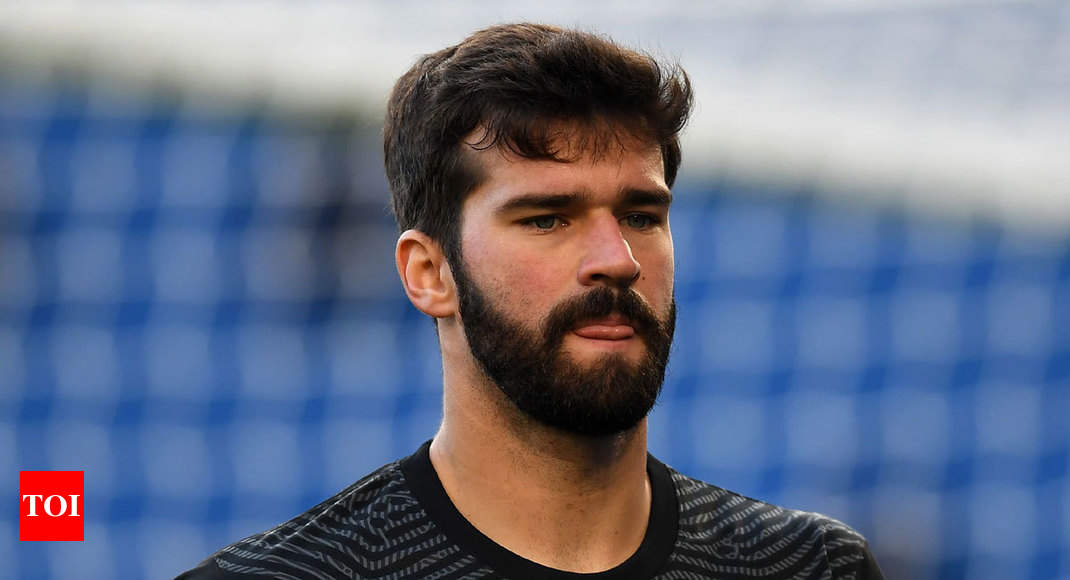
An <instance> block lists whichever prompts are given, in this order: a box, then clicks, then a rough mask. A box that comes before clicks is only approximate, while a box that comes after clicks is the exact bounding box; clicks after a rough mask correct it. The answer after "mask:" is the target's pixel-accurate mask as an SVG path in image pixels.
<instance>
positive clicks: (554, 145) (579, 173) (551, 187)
mask: <svg viewBox="0 0 1070 580" xmlns="http://www.w3.org/2000/svg"><path fill="white" fill-rule="evenodd" d="M557 135H558V136H557V137H556V138H555V139H554V140H553V141H551V142H549V143H548V145H549V147H550V151H552V152H553V153H554V154H555V157H556V159H555V158H530V157H524V156H522V155H520V154H519V153H517V152H516V151H514V150H513V149H514V148H510V147H509V146H507V145H502V144H496V145H494V146H491V147H486V148H481V147H480V146H479V145H478V144H476V143H478V142H477V141H474V140H467V141H466V146H465V149H466V152H465V157H466V161H467V162H468V163H471V164H472V169H473V170H474V171H473V172H474V173H475V174H476V175H477V176H478V179H477V183H478V184H477V185H476V186H475V187H474V188H473V189H472V191H471V192H470V193H469V195H468V197H467V199H466V200H465V205H466V206H468V205H469V202H472V201H475V200H479V199H481V198H486V197H488V196H489V197H493V198H499V199H500V198H503V197H505V198H508V197H510V196H513V195H522V194H528V193H570V194H574V193H583V194H585V195H592V194H602V195H604V194H610V193H621V192H624V191H628V190H649V191H664V192H665V193H666V194H667V193H668V186H667V185H666V184H665V168H664V163H663V159H662V154H661V147H660V146H659V144H658V143H656V142H654V141H651V140H645V139H640V138H637V137H635V136H632V135H630V134H627V133H625V132H623V131H620V132H616V133H613V134H606V133H602V134H599V135H592V134H590V133H586V132H578V131H563V132H560V133H558V134H557ZM484 201H486V200H485V199H484Z"/></svg>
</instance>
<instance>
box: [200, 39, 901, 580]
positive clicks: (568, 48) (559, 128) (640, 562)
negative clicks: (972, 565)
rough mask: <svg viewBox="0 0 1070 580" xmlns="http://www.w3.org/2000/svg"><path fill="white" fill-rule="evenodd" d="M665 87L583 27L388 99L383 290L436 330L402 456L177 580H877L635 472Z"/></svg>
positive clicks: (854, 538)
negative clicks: (392, 237)
mask: <svg viewBox="0 0 1070 580" xmlns="http://www.w3.org/2000/svg"><path fill="white" fill-rule="evenodd" d="M690 106H691V91H690V85H689V83H688V80H687V77H686V75H685V74H684V73H683V71H681V70H679V69H678V68H666V67H663V66H660V65H659V64H658V63H657V62H656V61H654V60H653V59H651V58H649V57H648V56H645V55H642V54H639V53H636V52H634V51H631V50H628V49H625V48H622V47H620V46H617V45H615V44H613V43H612V42H610V41H608V40H606V39H603V38H600V37H597V36H594V35H591V34H587V33H582V32H576V31H569V30H561V29H557V28H553V27H548V26H539V25H528V24H520V25H508V26H497V27H493V28H489V29H486V30H482V31H480V32H477V33H475V34H473V35H472V36H470V37H469V38H467V39H465V40H464V41H463V42H462V43H460V44H459V45H457V46H453V47H450V48H447V49H445V50H442V51H440V52H437V53H434V54H431V55H428V56H425V57H424V58H423V59H422V60H420V61H419V62H418V63H417V64H416V65H415V66H414V67H413V68H412V69H411V70H410V71H409V72H408V73H406V74H405V75H404V76H403V77H402V78H401V79H400V80H399V81H398V83H397V85H396V86H395V87H394V91H393V93H392V96H391V98H390V102H389V106H388V117H387V121H386V128H385V152H386V169H387V175H388V177H389V180H390V188H391V194H392V200H393V207H394V212H395V215H396V217H397V219H398V223H399V225H400V228H401V229H402V230H403V232H402V233H401V236H400V238H399V240H398V243H397V248H396V260H397V266H398V273H399V274H400V277H401V281H402V284H403V286H404V288H405V291H406V293H407V294H408V297H409V300H410V301H411V302H412V304H413V305H414V306H415V307H416V308H418V309H419V310H420V311H422V312H424V313H426V314H428V315H429V316H431V317H432V318H433V320H434V321H435V324H436V327H437V332H438V337H439V342H440V345H441V350H442V363H443V420H442V424H441V426H440V428H439V431H438V433H437V434H436V435H435V437H434V439H433V440H432V441H431V442H429V443H428V444H425V445H424V446H423V447H421V448H420V449H419V450H418V451H417V452H416V453H415V454H414V455H412V456H410V457H408V458H405V459H402V460H400V461H399V462H395V463H391V464H389V465H386V466H384V467H382V468H380V469H379V470H377V471H375V472H373V473H372V474H370V475H368V476H367V477H365V478H364V479H362V480H360V481H358V482H357V483H355V484H353V485H352V486H350V487H349V488H347V489H345V490H343V491H342V492H340V493H339V494H338V495H336V496H334V497H333V498H330V499H329V500H327V501H325V502H323V503H321V504H320V505H318V506H316V507H314V508H312V509H311V510H309V511H308V512H306V513H305V514H302V515H301V516H298V517H296V518H294V519H293V520H291V521H289V522H286V523H284V524H282V525H280V526H278V527H276V528H274V529H272V530H269V531H267V532H264V533H261V534H257V535H254V536H251V537H249V538H246V539H245V540H242V541H240V542H237V543H236V544H233V545H231V546H229V547H227V548H224V549H223V550H221V551H220V552H218V553H216V554H215V555H214V556H213V557H212V558H210V559H208V560H206V561H205V562H203V563H202V564H201V565H200V566H198V567H197V568H196V569H194V570H191V571H190V572H187V573H186V574H185V575H184V576H183V577H184V578H239V577H246V576H248V577H253V576H269V577H284V578H581V577H582V578H598V579H601V578H627V579H642V578H696V579H698V578H743V577H746V578H824V579H833V578H835V579H841V578H842V579H846V578H854V579H863V578H867V579H870V578H880V572H879V570H878V569H877V566H876V564H875V563H874V561H873V558H872V556H871V555H870V553H869V551H868V549H867V546H866V543H865V540H864V539H863V538H862V537H861V536H859V535H858V534H857V533H855V532H854V531H852V530H851V529H850V528H848V527H846V526H845V525H843V524H841V523H839V522H837V521H835V520H831V519H828V518H825V517H823V516H820V515H817V514H812V513H803V512H795V511H790V510H785V509H782V508H778V507H775V506H771V505H768V504H765V503H762V502H759V501H755V500H752V499H748V498H745V497H742V496H739V495H736V494H733V493H731V492H728V491H725V490H722V489H719V488H716V487H713V486H711V485H708V484H706V483H702V482H700V481H697V480H694V479H690V478H688V477H686V476H683V475H681V474H679V473H677V472H675V471H673V470H672V469H670V468H668V467H666V466H665V465H663V464H662V463H660V462H658V461H657V460H656V459H654V458H653V457H651V456H650V455H648V453H647V449H646V419H645V417H646V415H647V413H648V412H649V411H650V409H651V407H652V406H653V404H654V401H655V399H656V398H657V394H658V392H659V390H660V388H661V383H662V380H663V377H664V373H665V366H666V363H667V361H668V356H669V347H670V344H671V341H672V335H673V327H674V321H675V316H676V313H675V303H674V299H673V246H672V237H671V234H670V230H669V206H670V203H671V200H672V195H671V193H670V189H669V188H670V186H671V185H672V183H673V181H674V178H675V176H676V170H677V167H678V166H679V162H680V146H679V141H678V138H677V135H678V133H679V131H680V130H681V128H682V127H683V125H684V124H685V121H686V119H687V116H688V114H689V111H690Z"/></svg>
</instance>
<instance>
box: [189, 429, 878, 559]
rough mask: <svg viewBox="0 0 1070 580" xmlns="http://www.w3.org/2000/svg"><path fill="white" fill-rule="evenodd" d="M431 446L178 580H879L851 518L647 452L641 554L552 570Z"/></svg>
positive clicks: (225, 551) (224, 551)
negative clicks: (771, 496) (457, 490)
mask: <svg viewBox="0 0 1070 580" xmlns="http://www.w3.org/2000/svg"><path fill="white" fill-rule="evenodd" d="M429 448H430V442H428V443H425V444H424V445H423V446H422V447H420V449H419V450H418V451H417V452H416V453H414V454H413V455H411V456H409V457H407V458H405V459H402V460H401V461H396V462H393V463H390V464H387V465H385V466H383V467H381V468H379V469H378V470H376V471H374V472H372V473H371V474H369V475H368V476H366V477H364V478H363V479H361V480H360V481H358V482H356V483H354V484H353V485H351V486H349V487H347V488H346V489H344V490H342V491H341V492H339V493H338V494H337V495H335V496H334V497H331V498H330V499H328V500H326V501H324V502H322V503H320V504H319V505H317V506H316V507H314V508H312V509H310V510H308V511H307V512H305V513H303V514H301V515H299V516H297V517H295V518H293V519H291V520H290V521H288V522H285V523H283V524H281V525H279V526H276V527H275V528H273V529H271V530H268V531H265V532H262V533H259V534H255V535H252V536H249V537H248V538H245V539H244V540H241V541H238V542H236V543H234V544H231V545H230V546H227V547H226V548H223V549H222V550H220V551H219V552H217V553H216V554H214V555H213V556H212V557H210V558H208V559H207V560H205V561H204V562H202V563H201V564H200V565H198V566H197V567H196V568H194V569H192V570H189V571H187V572H185V573H184V574H182V575H180V576H179V577H178V578H179V579H180V580H195V579H196V580H208V579H225V578H226V579H229V578H247V577H248V578H253V577H259V578H317V579H319V578H323V579H326V578H376V579H383V580H385V579H391V580H400V579H409V578H436V579H442V580H454V579H462V578H463V579H470V578H513V579H527V578H540V579H541V578H546V579H562V580H564V579H580V578H582V579H586V580H618V579H620V580H623V579H632V580H635V579H646V578H658V579H662V578H664V579H669V578H676V579H695V580H699V579H708V578H709V579H712V578H717V579H734V578H766V579H789V578H791V579H795V578H798V579H803V578H807V579H815V580H816V579H821V580H840V579H844V580H846V579H854V580H879V579H881V578H882V576H881V574H880V570H879V569H878V567H877V564H876V562H875V561H874V559H873V556H872V554H871V553H870V552H869V549H868V547H867V545H866V541H865V539H864V538H863V537H862V536H861V535H859V534H858V533H857V532H855V531H854V530H852V529H850V528H849V527H847V526H846V525H844V524H842V523H840V522H838V521H836V520H834V519H831V518H828V517H825V516H822V515H820V514H815V513H809V512H800V511H794V510H787V509H784V508H780V507H777V506H773V505H770V504H767V503H764V502H760V501H757V500H753V499H750V498H747V497H744V496H741V495H738V494H735V493H732V492H729V491H726V490H723V489H721V488H718V487H715V486H712V485H709V484H707V483H703V482H701V481H698V480H695V479H692V478H689V477H687V476H684V475H682V474H680V473H678V472H676V471H675V470H673V469H671V468H669V467H667V466H665V465H664V464H662V463H661V462H660V461H658V460H657V459H655V458H654V457H653V456H650V455H648V456H647V472H648V474H649V476H650V484H651V491H652V502H651V509H650V520H649V522H648V525H647V531H646V535H645V537H644V538H643V542H642V544H641V545H640V546H639V549H638V550H636V552H635V553H634V554H633V555H632V556H631V557H630V558H628V559H627V560H625V561H624V562H622V563H621V564H620V565H618V566H616V567H614V568H612V569H610V570H606V571H605V572H598V573H592V574H580V573H574V572H564V571H561V570H556V569H553V568H548V567H546V566H542V565H540V564H537V563H535V562H532V561H530V560H527V559H524V558H522V557H520V556H517V555H516V554H514V553H512V552H510V551H509V550H507V549H505V548H503V547H502V546H499V545H498V544H496V543H495V542H494V541H493V540H491V539H490V538H488V537H487V536H485V535H483V534H482V533H481V532H480V531H479V530H477V529H476V528H475V527H474V526H472V525H471V524H470V523H468V521H467V520H466V519H465V518H464V516H462V515H461V513H460V512H459V511H457V509H456V508H455V507H454V506H453V503H452V502H451V501H450V499H449V496H447V495H446V491H445V490H444V489H443V487H442V483H441V482H440V481H439V479H438V475H437V474H436V473H435V470H434V468H433V467H432V466H431V458H430V455H429Z"/></svg>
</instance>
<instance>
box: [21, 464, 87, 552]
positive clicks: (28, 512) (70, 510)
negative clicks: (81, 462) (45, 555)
mask: <svg viewBox="0 0 1070 580" xmlns="http://www.w3.org/2000/svg"><path fill="white" fill-rule="evenodd" d="M84 488H85V472H84V471H20V472H19V540H22V541H23V542H27V541H30V542H34V541H75V542H81V541H83V540H84V539H85V516H84V513H85V512H84V511H83V510H82V507H83V504H84V503H85V502H83V501H82V498H83V497H84Z"/></svg>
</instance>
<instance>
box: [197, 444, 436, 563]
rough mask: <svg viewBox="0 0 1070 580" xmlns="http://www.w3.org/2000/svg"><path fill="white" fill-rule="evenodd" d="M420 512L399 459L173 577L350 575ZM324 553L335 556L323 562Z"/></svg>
mask: <svg viewBox="0 0 1070 580" xmlns="http://www.w3.org/2000/svg"><path fill="white" fill-rule="evenodd" d="M422 517H425V516H423V513H422V509H421V508H420V506H419V504H418V503H417V501H416V499H415V498H414V497H413V496H412V494H411V493H410V492H409V491H408V489H407V487H406V486H405V482H404V477H403V475H402V473H401V470H400V468H399V465H398V462H393V463H390V464H387V465H385V466H383V467H381V468H379V469H378V470H376V471H374V472H372V473H370V474H368V475H367V476H365V477H364V478H362V479H360V480H359V481H357V482H356V483H354V484H352V485H350V486H349V487H347V488H345V489H343V490H342V491H340V492H338V493H337V494H335V495H334V496H332V497H330V498H328V499H326V500H324V501H323V502H321V503H319V504H318V505H316V506H315V507H313V508H311V509H309V510H308V511H306V512H305V513H303V514H300V515H298V516H296V517H294V518H292V519H290V520H289V521H286V522H283V523H282V524H279V525H278V526H275V527H274V528H271V529H269V530H266V531H263V532H260V533H257V534H253V535H252V536H249V537H247V538H245V539H243V540H239V541H238V542H235V543H233V544H231V545H229V546H227V547H225V548H223V549H222V550H220V551H218V552H216V553H215V554H213V555H212V556H211V557H210V558H208V559H207V560H205V561H204V562H201V563H200V564H199V565H198V566H197V567H196V568H193V569H191V570H189V571H187V572H185V573H183V574H182V575H180V576H178V578H179V579H181V580H216V579H223V578H232V577H239V576H242V575H246V574H249V575H255V576H261V577H262V576H264V575H270V576H286V575H288V574H289V575H293V576H298V577H310V576H308V575H309V573H310V571H311V570H316V571H320V570H322V571H323V576H322V577H323V578H333V577H336V576H345V577H349V576H350V575H351V574H352V572H353V571H354V569H357V568H359V567H361V566H362V565H364V564H368V563H369V562H370V561H372V560H375V559H376V558H377V555H379V554H382V553H383V552H385V551H389V550H390V548H392V547H393V546H392V544H393V542H392V541H391V540H390V538H391V536H392V535H394V534H395V532H396V530H397V529H398V528H399V527H401V528H405V527H407V526H408V524H409V523H410V522H412V521H413V520H414V519H415V520H419V519H421V518H422ZM323 554H332V555H334V556H336V557H334V558H330V559H328V561H327V562H325V561H324V559H323V557H322V555H323ZM325 565H326V567H325ZM311 577H319V576H311Z"/></svg>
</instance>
